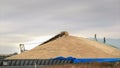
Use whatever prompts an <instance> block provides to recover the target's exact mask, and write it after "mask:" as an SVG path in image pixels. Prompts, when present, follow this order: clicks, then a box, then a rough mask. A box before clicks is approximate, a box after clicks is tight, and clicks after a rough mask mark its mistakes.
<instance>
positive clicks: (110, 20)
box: [0, 0, 120, 53]
mask: <svg viewBox="0 0 120 68" xmlns="http://www.w3.org/2000/svg"><path fill="white" fill-rule="evenodd" d="M60 31H68V32H70V34H73V35H76V36H82V37H92V36H93V35H94V34H95V33H96V34H97V35H98V37H100V38H102V37H104V36H105V37H107V38H120V0H0V53H6V52H4V51H3V50H5V49H6V51H8V52H7V53H11V52H15V51H18V49H19V47H18V45H19V43H26V44H27V45H28V44H31V43H39V42H41V41H42V39H44V40H45V39H47V38H50V36H53V35H55V34H57V33H59V32H60Z"/></svg>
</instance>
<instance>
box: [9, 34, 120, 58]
mask: <svg viewBox="0 0 120 68" xmlns="http://www.w3.org/2000/svg"><path fill="white" fill-rule="evenodd" d="M61 34H62V35H61ZM57 56H63V57H68V56H72V57H76V58H120V50H119V49H116V48H113V47H111V46H108V45H105V44H102V43H99V42H96V41H92V40H89V39H86V38H81V37H75V36H70V35H69V34H68V33H67V32H62V33H60V34H58V35H56V36H55V37H53V38H52V39H51V40H48V41H46V43H44V44H41V45H39V46H37V47H35V48H33V49H32V50H29V51H26V52H23V53H21V54H18V55H15V56H12V57H9V58H7V59H49V58H54V57H57Z"/></svg>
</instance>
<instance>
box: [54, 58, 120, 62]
mask: <svg viewBox="0 0 120 68" xmlns="http://www.w3.org/2000/svg"><path fill="white" fill-rule="evenodd" d="M53 59H55V60H57V59H59V60H72V61H73V63H80V62H82V63H87V62H120V58H74V57H67V58H64V57H62V56H60V57H56V58H53Z"/></svg>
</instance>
